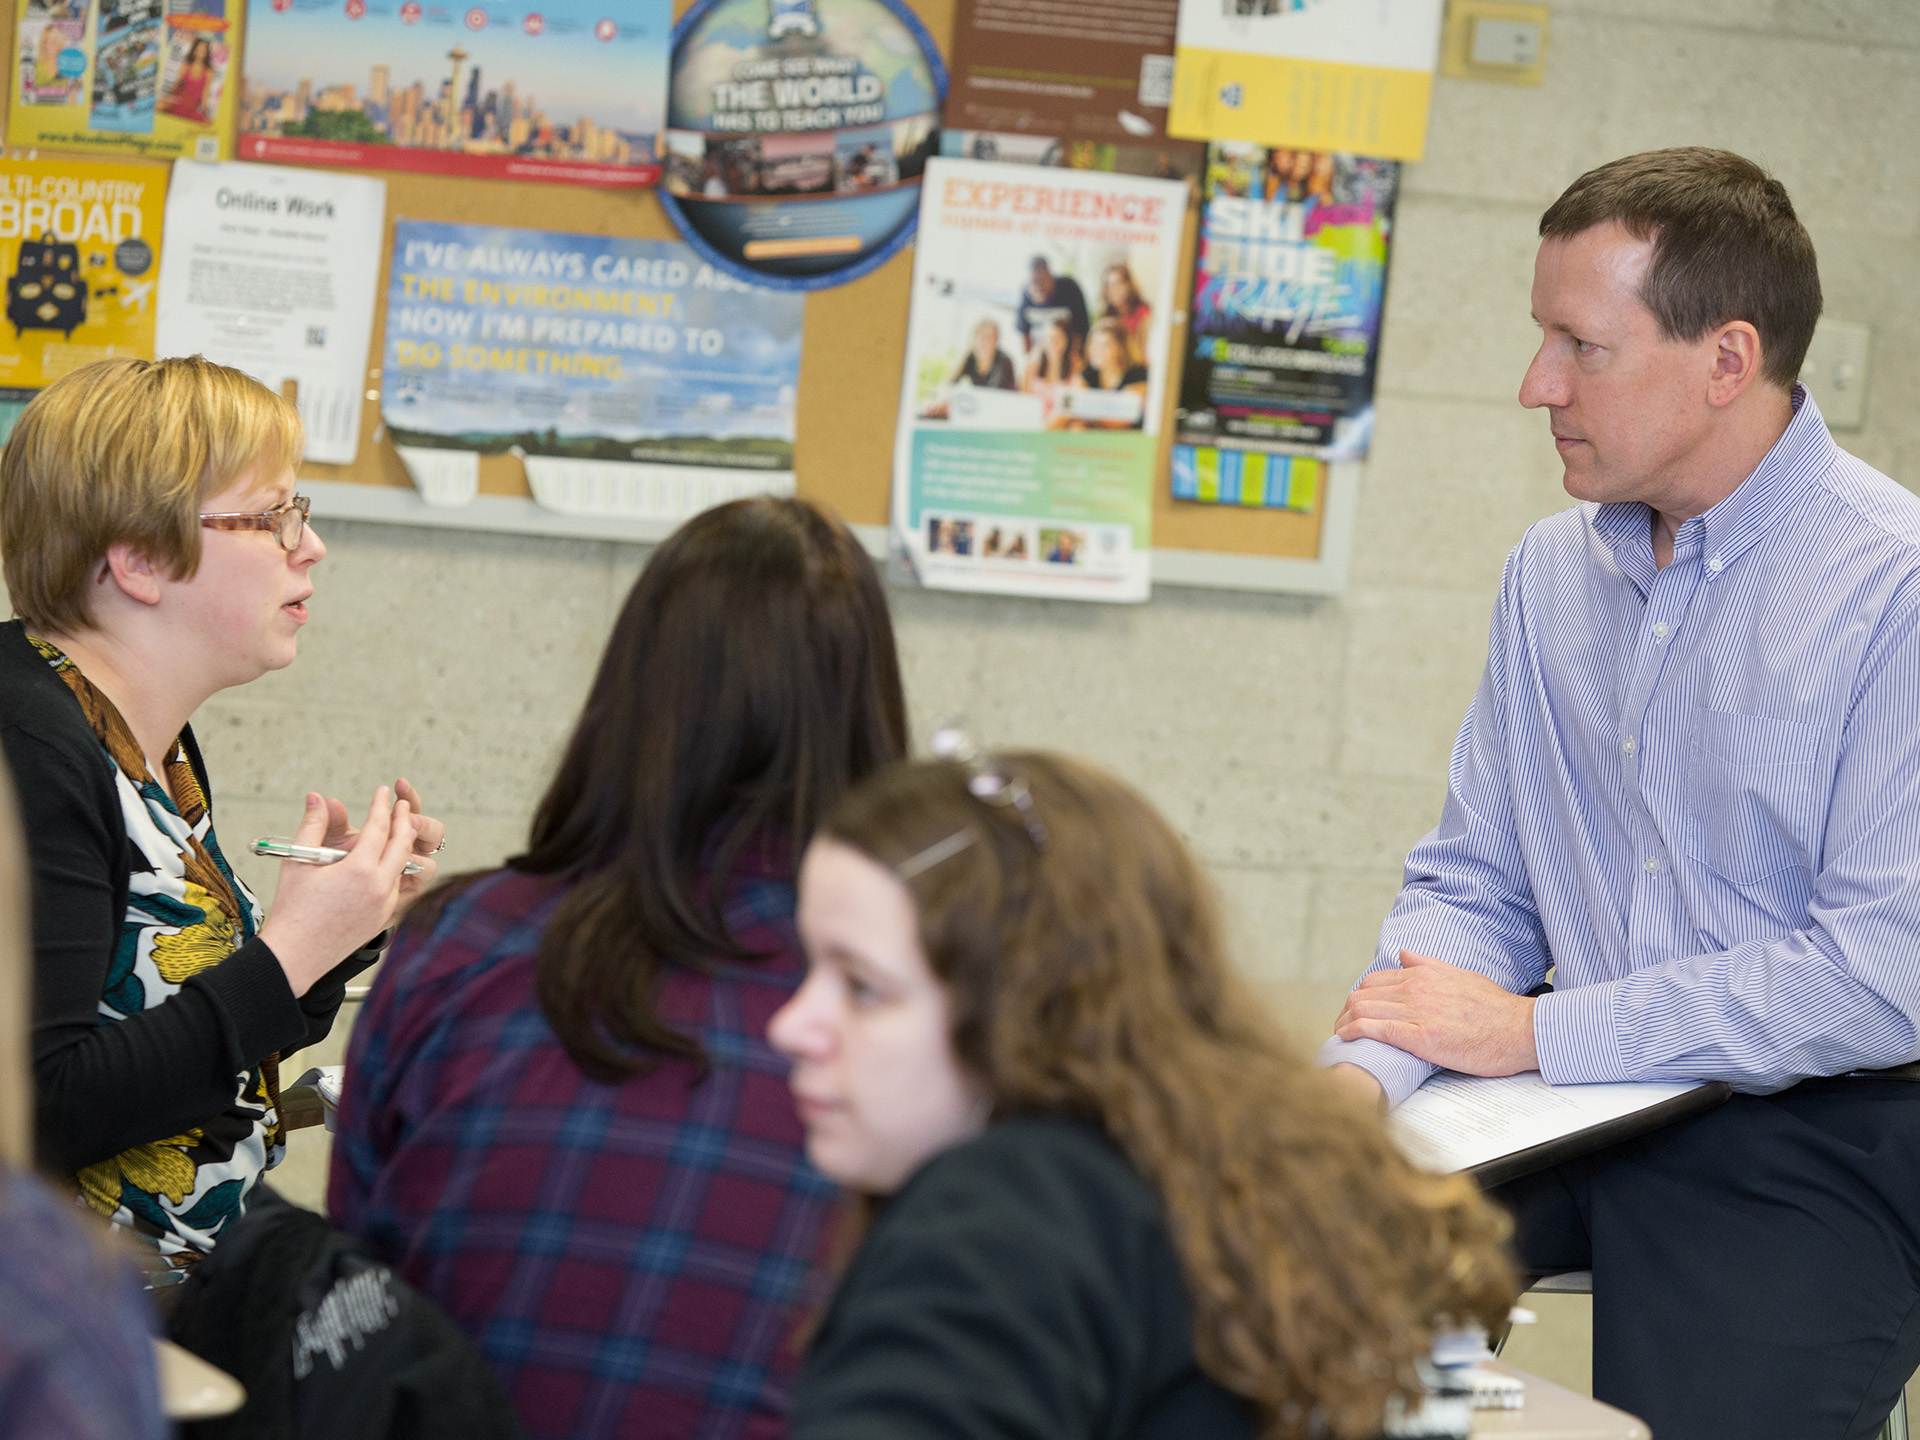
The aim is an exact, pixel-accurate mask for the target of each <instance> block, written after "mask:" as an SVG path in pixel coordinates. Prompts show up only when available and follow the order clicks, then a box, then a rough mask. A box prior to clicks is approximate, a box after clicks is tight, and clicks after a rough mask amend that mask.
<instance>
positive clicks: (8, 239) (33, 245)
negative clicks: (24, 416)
mask: <svg viewBox="0 0 1920 1440" xmlns="http://www.w3.org/2000/svg"><path fill="white" fill-rule="evenodd" d="M166 203H167V170H166V167H165V166H164V165H153V164H145V163H141V162H139V161H128V162H125V163H119V164H95V163H93V162H90V161H86V160H0V274H3V275H4V276H5V277H6V280H5V283H6V319H7V324H6V327H5V328H4V329H0V432H3V431H7V430H11V429H12V426H13V421H14V420H15V419H16V418H18V416H19V412H20V409H21V407H22V406H24V404H25V403H26V401H28V400H30V399H32V398H33V395H34V392H35V391H37V390H39V389H40V388H41V387H42V386H44V385H49V384H51V383H52V382H53V381H55V380H58V379H59V378H60V377H61V376H62V375H65V374H66V373H67V372H68V371H70V370H76V369H78V368H79V367H80V366H82V365H87V364H91V363H92V362H93V361H95V360H106V359H109V358H111V357H112V356H115V355H133V356H138V357H140V358H141V359H146V360H151V359H152V358H153V326H154V286H155V282H156V281H157V279H158V278H159V262H160V222H161V216H162V215H163V214H164V213H165V209H166ZM0 439H4V434H0Z"/></svg>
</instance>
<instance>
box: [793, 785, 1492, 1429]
mask: <svg viewBox="0 0 1920 1440" xmlns="http://www.w3.org/2000/svg"><path fill="white" fill-rule="evenodd" d="M799 925H800V934H801V939H802V942H803V944H804V945H805V947H806V951H807V961H808V971H807V979H806V981H805V983H804V984H803V985H802V986H801V988H800V990H799V991H798V993H797V994H796V995H795V996H794V998H793V1000H792V1001H791V1002H789V1003H788V1004H787V1005H786V1006H785V1007H784V1008H783V1009H782V1010H781V1011H780V1012H779V1014H777V1015H776V1016H775V1017H774V1019H773V1021H772V1024H771V1026H770V1027H769V1031H768V1034H769V1037H770V1038H771V1039H772V1041H773V1043H774V1045H775V1046H776V1047H777V1048H778V1049H780V1050H781V1051H783V1052H785V1053H786V1054H787V1055H789V1056H790V1057H792V1059H793V1061H794V1069H793V1076H792V1082H791V1083H792V1086H793V1091H794V1096H795V1098H796V1100H797V1101H798V1104H799V1107H800V1115H801V1119H802V1120H803V1121H804V1122H805V1123H806V1126H807V1147H808V1155H809V1158H811V1159H812V1161H813V1162H814V1164H815V1165H816V1166H818V1167H819V1169H820V1170H822V1171H823V1172H824V1173H826V1174H827V1175H829V1176H831V1177H832V1178H834V1179H836V1180H839V1181H840V1182H841V1183H842V1184H844V1185H847V1186H849V1187H851V1188H852V1189H853V1190H855V1191H856V1192H859V1193H861V1194H863V1195H865V1196H867V1197H870V1201H871V1202H872V1203H870V1205H869V1208H868V1218H869V1222H870V1223H869V1227H868V1228H867V1230H866V1233H865V1236H864V1239H863V1240H862V1242H861V1244H860V1247H859V1249H858V1251H857V1253H855V1254H854V1256H853V1257H852V1260H851V1262H850V1264H849V1266H848V1268H847V1270H846V1272H845V1275H844V1277H843V1279H842V1281H841V1284H840V1286H839V1290H838V1292H837V1294H835V1295H834V1297H833V1299H832V1301H831V1303H830V1304H829V1306H828V1308H827V1309H826V1311H825V1313H824V1315H823V1316H822V1318H821V1321H820V1324H819V1328H818V1330H817V1331H816V1333H815V1335H814V1337H813V1340H812V1344H811V1348H810V1350H809V1352H808V1355H807V1359H806V1364H805V1367H804V1370H803V1372H802V1375H801V1378H800V1382H799V1386H798V1388H797V1390H796V1393H795V1398H794V1408H793V1413H792V1418H791V1430H792V1434H793V1435H794V1437H795V1440H826V1437H832V1440H865V1437H874V1440H879V1437H882V1436H884V1437H887V1440H913V1437H931V1436H936V1435H937V1436H942V1437H963V1436H965V1437H970V1436H983V1437H984V1436H989V1435H991V1436H996V1437H1002V1440H1005V1437H1034V1440H1040V1437H1046V1440H1071V1437H1083V1436H1084V1437H1092V1436H1102V1437H1146V1436H1167V1437H1172V1436H1179V1437H1182V1440H1190V1437H1203V1436H1251V1435H1254V1434H1256V1433H1258V1434H1265V1435H1272V1436H1288V1437H1292V1436H1306V1435H1324V1436H1329V1437H1336V1440H1349V1437H1362V1436H1371V1435H1375V1434H1377V1433H1378V1432H1379V1430H1380V1427H1381V1424H1382V1418H1383V1415H1384V1414H1385V1412H1386V1408H1387V1406H1388V1402H1389V1399H1390V1397H1392V1396H1394V1395H1396V1394H1397V1395H1401V1396H1403V1397H1411V1395H1412V1393H1413V1391H1414V1389H1415V1382H1414V1361H1415V1359H1416V1358H1417V1357H1419V1356H1420V1355H1422V1354H1424V1353H1425V1351H1426V1350H1427V1348H1428V1346H1429V1344H1430V1341H1431V1337H1432V1332H1433V1330H1434V1328H1435V1325H1436V1323H1437V1322H1440V1321H1442V1320H1451V1321H1456V1322H1465V1321H1478V1322H1480V1323H1482V1324H1492V1323H1495V1322H1497V1321H1499V1320H1500V1319H1501V1318H1502V1317H1504V1316H1505V1314H1506V1311H1507V1307H1508V1305H1509V1303H1510V1302H1511V1300H1512V1298H1513V1294H1514V1290H1515V1283H1514V1276H1513V1272H1512V1270H1511V1268H1510V1267H1509V1265H1508V1262H1507V1260H1506V1258H1505V1255H1504V1253H1503V1251H1502V1249H1501V1241H1502V1239H1503V1237H1504V1235H1505V1233H1506V1225H1505V1222H1504V1220H1503V1219H1502V1217H1501V1216H1500V1215H1499V1214H1498V1213H1497V1212H1496V1211H1495V1210H1494V1209H1492V1208H1491V1207H1490V1206H1489V1205H1487V1204H1486V1203H1485V1202H1484V1201H1483V1200H1481V1199H1480V1197H1479V1196H1478V1195H1477V1194H1476V1192H1475V1191H1474V1189H1473V1187H1472V1185H1471V1183H1470V1182H1469V1181H1468V1180H1466V1179H1465V1178H1463V1177H1458V1176H1454V1177H1437V1176H1430V1175H1424V1174H1421V1173H1419V1172H1417V1171H1415V1170H1414V1169H1413V1168H1412V1167H1411V1166H1410V1165H1409V1164H1408V1163H1407V1162H1406V1161H1405V1160H1403V1159H1402V1158H1401V1157H1400V1156H1399V1155H1398V1153H1397V1152H1395V1150H1394V1149H1393V1148H1392V1146H1391V1145H1390V1143H1389V1142H1388V1140H1387V1137H1386V1135H1385V1132H1384V1130H1383V1128H1382V1126H1381V1124H1380V1122H1379V1121H1378V1119H1377V1118H1375V1116H1374V1115H1372V1114H1371V1113H1369V1112H1368V1111H1367V1110H1366V1109H1365V1108H1364V1107H1361V1106H1359V1105H1356V1104H1354V1103H1352V1102H1351V1101H1350V1100H1349V1099H1348V1098H1347V1097H1345V1096H1344V1095H1342V1094H1340V1093H1339V1092H1338V1090H1337V1088H1336V1086H1335V1084H1334V1082H1332V1081H1330V1080H1329V1079H1327V1078H1326V1077H1325V1076H1324V1075H1321V1074H1318V1073H1316V1072H1314V1071H1313V1070H1312V1069H1311V1068H1310V1067H1309V1066H1308V1065H1307V1064H1306V1062H1305V1061H1303V1060H1302V1059H1300V1058H1298V1057H1296V1056H1294V1055H1293V1054H1291V1053H1290V1052H1289V1051H1288V1049H1287V1047H1286V1046H1285V1045H1284V1044H1283V1043H1282V1042H1281V1041H1280V1040H1279V1038H1278V1037H1277V1035H1276V1033H1275V1031H1274V1029H1273V1027H1272V1025H1271V1024H1270V1022H1269V1020H1268V1019H1267V1017H1265V1016H1264V1015H1263V1014H1262V1012H1261V1008H1260V1006H1259V1005H1258V1004H1257V1003H1256V1002H1255V1000H1254V999H1253V997H1252V996H1251V995H1250V994H1248V993H1247V991H1246V990H1245V989H1244V988H1243V987H1242V986H1241V985H1240V984H1239V983H1237V982H1236V980H1235V979H1234V976H1233V971H1232V968H1231V966H1230V964H1229V962H1228V960H1227V958H1226V954H1225V950H1224V946H1223V943H1222V940H1221V935H1220V925H1219V922H1218V919H1217V917H1216V914H1215V908H1214V901H1213V898H1212V896H1211V894H1210V892H1209V888H1208V886H1207V884H1206V882H1205V880H1204V878H1203V877H1202V875H1201V872H1200V869H1199V867H1198V866H1197V864H1196V863H1195V862H1194V860H1193V858H1192V856H1191V855H1190V854H1189V853H1188V852H1187V850H1186V847H1185V846H1184V845H1182V844H1181V842H1180V840H1179V839H1178V837H1176V836H1175V835H1174V833H1173V831H1172V829H1171V828H1170V827H1169V826H1168V825H1167V823H1166V822H1165V821H1164V820H1163V819H1161V817H1160V816H1159V815H1158V814H1157V813H1156V812H1155V811H1154V810H1153V809H1152V807H1150V806H1149V805H1148V804H1147V803H1146V802H1145V801H1144V800H1142V799H1141V798H1140V797H1139V796H1138V795H1137V794H1136V793H1134V792H1133V791H1132V790H1131V789H1129V788H1128V787H1127V786H1125V785H1124V784H1122V783H1121V782H1120V781H1118V780H1117V779H1115V778H1113V777H1112V776H1110V775H1108V774H1106V773H1104V772H1102V771H1099V770H1096V769H1094V768H1093V767H1091V766H1088V765H1084V764H1081V763H1079V762H1076V761H1073V760H1069V759H1066V758H1064V757H1059V756H1053V755H1045V754H1020V755H1013V756H1006V757H996V758H993V759H990V760H985V759H979V758H972V759H970V760H969V761H968V763H967V764H965V765H962V764H956V763H945V762H930V763H919V764H910V765H903V766H897V767H894V768H892V769H889V770H887V771H884V772H882V773H881V774H880V775H878V776H876V777H875V778H873V779H872V780H869V781H867V782H866V783H864V784H862V785H860V786H858V787H856V788H855V789H854V790H853V791H851V792H850V793H849V794H848V796H847V797H846V799H845V800H843V801H842V802H841V803H840V804H839V805H837V806H836V807H834V809H833V810H832V811H831V812H830V813H829V814H828V815H827V817H826V818H825V819H824V821H823V822H822V824H821V826H820V829H819V831H818V834H817V838H816V839H815V840H814V842H813V844H812V845H811V846H810V847H809V849H808V851H807V854H806V857H805V860H804V862H803V864H802V866H801V871H800V910H799Z"/></svg>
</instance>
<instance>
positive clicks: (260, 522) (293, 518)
mask: <svg viewBox="0 0 1920 1440" xmlns="http://www.w3.org/2000/svg"><path fill="white" fill-rule="evenodd" d="M312 505H313V502H312V501H311V500H309V499H308V498H307V497H306V496H304V495H296V496H294V497H293V498H292V499H291V500H289V501H287V503H286V504H284V505H276V506H274V507H273V508H272V509H271V510H260V511H253V512H247V513H242V514H223V515H202V516H201V517H200V523H201V524H202V525H204V526H205V527H206V528H207V529H209V530H271V531H272V532H273V538H274V539H276V540H278V541H279V542H280V548H281V549H282V550H285V551H286V552H287V553H288V554H289V555H291V554H292V553H293V552H294V551H295V550H298V549H299V548H300V541H301V539H302V538H303V537H304V536H305V535H306V533H307V512H308V510H309V509H311V508H312Z"/></svg>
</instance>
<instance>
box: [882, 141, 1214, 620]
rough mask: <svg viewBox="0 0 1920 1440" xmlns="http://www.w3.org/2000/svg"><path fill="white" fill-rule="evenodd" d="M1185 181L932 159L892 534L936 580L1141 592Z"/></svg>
mask: <svg viewBox="0 0 1920 1440" xmlns="http://www.w3.org/2000/svg"><path fill="white" fill-rule="evenodd" d="M1186 213H1187V187H1186V185H1185V183H1184V182H1180V181H1173V180H1154V179H1145V178H1136V177H1134V176H1130V175H1116V174H1106V173H1102V172H1099V171H1089V170H1055V169H1045V168H1041V167H1038V166H1032V165H1006V164H988V163H985V162H982V161H977V160H944V159H935V160H931V161H929V162H928V164H927V176H926V183H925V185H924V187H923V189H922V193H921V201H920V229H919V236H918V239H917V240H916V241H915V244H914V267H913V309H912V314H911V317H910V318H909V320H908V327H907V361H906V366H905V373H904V375H903V376H902V381H901V395H900V418H899V422H898V429H897V430H896V432H895V441H894V462H893V544H894V549H895V552H896V553H897V554H898V555H899V556H901V557H902V559H903V560H904V562H905V563H906V565H907V566H908V567H909V568H910V569H911V570H912V572H913V573H914V575H915V576H917V577H918V578H919V580H920V581H921V582H922V583H923V584H926V585H928V586H932V587H936V588H940V589H947V590H975V591H984V592H989V593H995V594H1002V595H1052V596H1059V597H1062V598H1068V599H1076V600H1110V601H1139V600H1145V599H1146V598H1147V595H1148V590H1149V588H1150V583H1151V569H1150V565H1151V536H1150V534H1149V529H1150V524H1151V516H1152V508H1153V507H1152V494H1153V475H1154V463H1155V459H1156V451H1157V445H1156V440H1155V437H1156V435H1157V434H1158V432H1159V429H1160V414H1161V410H1162V408H1163V397H1164V396H1165V393H1166V385H1167V354H1168V335H1169V333H1170V325H1171V318H1172V314H1171V312H1172V311H1173V309H1174V307H1175V306H1176V305H1177V304H1178V295H1177V294H1176V290H1175V270H1176V267H1177V265H1178V260H1179V252H1180V239H1181V231H1182V229H1183V227H1184V224H1185V221H1186Z"/></svg>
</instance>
